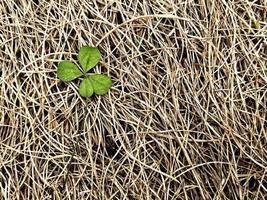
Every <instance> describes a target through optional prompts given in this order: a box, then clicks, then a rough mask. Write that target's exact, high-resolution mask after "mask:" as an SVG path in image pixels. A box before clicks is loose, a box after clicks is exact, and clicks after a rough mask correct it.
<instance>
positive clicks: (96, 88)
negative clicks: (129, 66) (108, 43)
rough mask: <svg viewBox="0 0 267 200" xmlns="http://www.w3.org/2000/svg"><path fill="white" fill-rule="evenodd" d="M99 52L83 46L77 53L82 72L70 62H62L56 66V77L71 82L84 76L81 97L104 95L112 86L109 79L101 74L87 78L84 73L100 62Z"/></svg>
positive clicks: (80, 88)
mask: <svg viewBox="0 0 267 200" xmlns="http://www.w3.org/2000/svg"><path fill="white" fill-rule="evenodd" d="M100 57H101V56H100V52H99V50H98V48H96V47H91V46H83V47H81V48H80V50H79V53H78V60H79V63H80V64H81V66H82V69H83V71H82V72H81V71H80V70H79V68H78V67H77V66H76V65H75V64H74V63H72V62H70V61H62V62H60V63H59V65H58V69H57V76H58V78H59V79H60V80H62V81H72V80H74V79H76V78H78V77H80V76H82V75H83V76H84V79H83V80H82V82H81V84H80V87H79V93H80V95H81V96H82V97H91V96H92V95H93V94H94V93H95V94H97V95H104V94H106V93H107V92H108V90H109V89H110V87H111V85H112V81H111V78H110V77H108V76H106V75H103V74H93V75H91V76H87V75H86V73H87V72H88V71H89V70H90V69H92V68H93V67H94V66H96V65H97V63H98V62H99V60H100Z"/></svg>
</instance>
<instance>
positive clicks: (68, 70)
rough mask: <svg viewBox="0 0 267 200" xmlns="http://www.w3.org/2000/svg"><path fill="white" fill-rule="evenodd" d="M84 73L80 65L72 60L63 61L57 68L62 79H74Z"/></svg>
mask: <svg viewBox="0 0 267 200" xmlns="http://www.w3.org/2000/svg"><path fill="white" fill-rule="evenodd" d="M81 75H83V73H82V72H81V71H80V70H79V69H78V67H77V66H76V65H75V64H74V63H72V62H70V61H62V62H60V63H59V65H58V68H57V76H58V78H59V79H60V80H62V81H72V80H74V79H76V78H78V77H80V76H81Z"/></svg>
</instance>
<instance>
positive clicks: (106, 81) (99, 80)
mask: <svg viewBox="0 0 267 200" xmlns="http://www.w3.org/2000/svg"><path fill="white" fill-rule="evenodd" d="M89 78H90V80H91V83H92V85H93V88H94V92H95V94H97V95H103V94H106V93H107V92H108V90H109V88H110V87H111V84H112V82H111V79H110V77H108V76H106V75H103V74H94V75H92V76H90V77H89Z"/></svg>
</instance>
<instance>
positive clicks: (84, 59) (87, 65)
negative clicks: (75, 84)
mask: <svg viewBox="0 0 267 200" xmlns="http://www.w3.org/2000/svg"><path fill="white" fill-rule="evenodd" d="M78 60H79V62H80V64H81V66H82V68H83V71H84V72H85V73H86V72H88V71H89V70H90V69H92V68H93V67H94V66H96V65H97V63H98V62H99V60H100V52H99V50H98V48H96V47H90V46H84V47H82V48H80V51H79V54H78Z"/></svg>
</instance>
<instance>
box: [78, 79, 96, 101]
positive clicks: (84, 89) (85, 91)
mask: <svg viewBox="0 0 267 200" xmlns="http://www.w3.org/2000/svg"><path fill="white" fill-rule="evenodd" d="M79 93H80V95H81V96H82V97H90V96H92V95H93V93H94V88H93V85H92V82H91V80H90V78H89V77H85V79H83V81H82V82H81V84H80V88H79Z"/></svg>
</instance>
